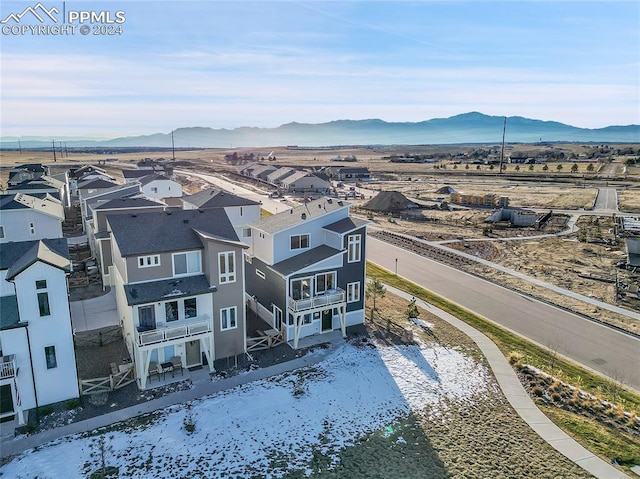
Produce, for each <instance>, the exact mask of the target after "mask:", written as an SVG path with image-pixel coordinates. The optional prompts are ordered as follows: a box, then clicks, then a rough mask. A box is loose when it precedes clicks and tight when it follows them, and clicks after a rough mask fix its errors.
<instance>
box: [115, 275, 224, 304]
mask: <svg viewBox="0 0 640 479" xmlns="http://www.w3.org/2000/svg"><path fill="white" fill-rule="evenodd" d="M215 290H216V288H215V286H209V281H207V278H206V276H205V275H204V274H200V275H197V276H186V277H182V278H180V279H176V278H171V279H163V280H160V281H150V282H148V283H136V284H127V285H125V287H124V291H125V294H126V295H127V304H128V305H129V306H135V305H137V304H145V303H152V302H155V301H169V300H172V299H178V298H183V297H185V296H195V295H198V294H204V293H210V292H212V291H215Z"/></svg>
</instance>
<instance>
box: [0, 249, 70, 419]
mask: <svg viewBox="0 0 640 479" xmlns="http://www.w3.org/2000/svg"><path fill="white" fill-rule="evenodd" d="M70 271H71V262H70V260H69V251H68V247H67V241H66V239H63V238H57V239H41V240H35V241H21V242H11V243H5V244H3V245H2V248H1V249H0V311H1V313H2V314H0V397H1V398H2V400H1V405H0V417H1V418H5V419H6V418H9V417H12V416H13V417H14V418H15V420H16V421H17V423H18V424H20V425H22V424H25V422H26V420H27V414H26V412H27V411H28V410H30V409H33V408H38V407H42V406H46V405H48V404H53V403H56V402H60V401H65V400H68V399H72V398H77V397H78V396H79V393H78V377H77V369H76V361H75V354H74V349H73V335H72V329H71V316H70V312H69V303H68V301H67V298H68V293H69V291H68V286H67V279H66V276H67V274H68V273H69V272H70Z"/></svg>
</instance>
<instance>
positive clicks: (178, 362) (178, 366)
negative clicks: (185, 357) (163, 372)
mask: <svg viewBox="0 0 640 479" xmlns="http://www.w3.org/2000/svg"><path fill="white" fill-rule="evenodd" d="M171 363H172V364H173V371H174V373H175V371H178V370H179V371H180V376H183V375H184V373H183V372H182V359H181V358H180V356H174V357H172V358H171Z"/></svg>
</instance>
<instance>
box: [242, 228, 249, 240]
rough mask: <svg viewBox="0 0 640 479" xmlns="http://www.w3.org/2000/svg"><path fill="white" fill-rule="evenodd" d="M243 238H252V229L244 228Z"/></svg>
mask: <svg viewBox="0 0 640 479" xmlns="http://www.w3.org/2000/svg"><path fill="white" fill-rule="evenodd" d="M242 236H244V237H245V238H250V237H251V228H243V229H242Z"/></svg>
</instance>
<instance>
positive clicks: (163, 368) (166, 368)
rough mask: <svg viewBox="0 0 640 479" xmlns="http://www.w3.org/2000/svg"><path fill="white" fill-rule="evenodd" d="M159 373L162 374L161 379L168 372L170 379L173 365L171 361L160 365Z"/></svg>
mask: <svg viewBox="0 0 640 479" xmlns="http://www.w3.org/2000/svg"><path fill="white" fill-rule="evenodd" d="M160 372H161V373H162V379H165V378H166V375H167V373H168V372H170V373H171V377H173V363H172V362H171V361H166V362H164V363H162V364H160Z"/></svg>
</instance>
